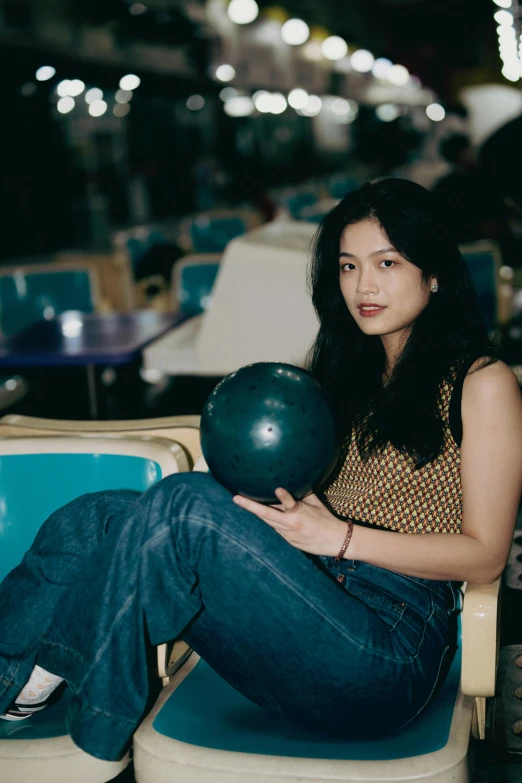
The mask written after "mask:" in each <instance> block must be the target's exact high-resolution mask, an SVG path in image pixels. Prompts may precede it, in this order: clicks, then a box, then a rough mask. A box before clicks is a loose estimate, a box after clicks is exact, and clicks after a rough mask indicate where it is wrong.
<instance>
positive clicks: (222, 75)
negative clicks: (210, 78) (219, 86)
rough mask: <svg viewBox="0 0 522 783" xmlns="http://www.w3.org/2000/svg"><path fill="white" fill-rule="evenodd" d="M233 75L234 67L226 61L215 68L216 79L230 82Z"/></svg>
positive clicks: (234, 72) (234, 73)
mask: <svg viewBox="0 0 522 783" xmlns="http://www.w3.org/2000/svg"><path fill="white" fill-rule="evenodd" d="M235 75H236V71H235V68H233V67H232V66H231V65H227V64H226V63H224V64H223V65H220V66H219V67H218V68H216V79H219V81H220V82H231V81H232V79H233V78H234V76H235Z"/></svg>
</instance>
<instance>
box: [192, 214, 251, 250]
mask: <svg viewBox="0 0 522 783" xmlns="http://www.w3.org/2000/svg"><path fill="white" fill-rule="evenodd" d="M246 230H247V224H246V221H245V220H244V219H243V218H241V217H221V218H208V217H206V216H202V217H199V218H196V219H195V220H194V221H193V223H192V224H191V226H190V236H191V239H192V247H193V249H194V251H195V252H196V253H220V252H221V251H223V250H224V249H225V248H226V246H227V245H228V243H229V242H230V240H231V239H234V238H235V237H238V236H240V235H241V234H244V233H245V232H246Z"/></svg>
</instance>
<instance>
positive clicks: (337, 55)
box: [321, 35, 348, 60]
mask: <svg viewBox="0 0 522 783" xmlns="http://www.w3.org/2000/svg"><path fill="white" fill-rule="evenodd" d="M321 52H322V54H323V56H324V57H326V59H327V60H342V59H343V57H346V55H347V54H348V44H347V43H346V41H345V40H344V38H339V36H338V35H330V36H329V37H328V38H326V40H324V41H323V43H322V46H321Z"/></svg>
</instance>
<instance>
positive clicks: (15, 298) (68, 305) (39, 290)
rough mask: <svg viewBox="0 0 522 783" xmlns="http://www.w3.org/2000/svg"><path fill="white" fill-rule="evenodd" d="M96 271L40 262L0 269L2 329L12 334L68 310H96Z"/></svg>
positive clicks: (6, 333)
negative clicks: (59, 266) (66, 267)
mask: <svg viewBox="0 0 522 783" xmlns="http://www.w3.org/2000/svg"><path fill="white" fill-rule="evenodd" d="M96 299H97V297H96V291H95V285H94V272H93V270H89V269H57V268H54V267H52V268H51V267H50V268H49V269H45V266H43V265H41V264H39V265H37V266H35V267H31V266H26V267H18V268H10V269H8V270H6V269H2V270H0V331H1V332H2V333H3V334H5V335H12V334H16V332H19V331H20V330H21V329H24V328H25V327H26V326H29V325H30V324H33V323H36V322H37V321H41V320H42V319H47V320H49V319H50V318H53V317H54V316H55V315H59V314H60V313H63V312H65V311H66V310H80V311H81V312H84V313H91V312H93V310H95V309H96V305H97V301H96Z"/></svg>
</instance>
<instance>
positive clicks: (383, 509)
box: [321, 361, 473, 533]
mask: <svg viewBox="0 0 522 783" xmlns="http://www.w3.org/2000/svg"><path fill="white" fill-rule="evenodd" d="M471 364H473V361H470V362H466V365H465V366H463V367H462V368H461V370H460V371H459V373H458V374H456V373H454V374H453V379H452V381H451V382H448V381H443V382H442V384H441V386H440V395H439V402H438V408H439V415H440V417H441V419H442V422H443V428H444V430H443V432H444V441H443V447H442V450H441V453H440V454H439V456H438V457H437V458H436V459H435V460H433V461H432V462H429V463H428V464H426V465H424V466H423V467H422V468H419V469H418V470H415V463H414V460H413V459H412V458H411V457H409V456H408V455H406V454H403V453H401V452H400V451H398V450H397V449H395V448H394V447H393V446H392V445H391V444H390V443H389V444H388V446H387V447H386V448H385V449H383V450H382V451H381V452H380V453H377V454H375V455H372V456H370V458H369V459H368V460H367V461H363V460H362V459H361V457H360V455H359V450H358V448H357V435H358V428H357V426H356V427H354V429H353V430H352V434H351V437H350V438H349V440H347V443H346V457H345V459H344V462H343V464H342V467H341V469H340V471H339V473H338V474H337V475H336V476H335V478H333V480H329V481H328V482H327V484H326V486H325V487H324V488H323V491H322V492H321V495H322V496H323V500H324V502H325V504H326V506H327V507H328V508H329V509H330V510H331V511H332V512H333V513H334V514H336V516H340V517H348V518H350V519H353V520H354V521H357V522H361V523H363V524H366V525H371V526H372V527H373V526H375V527H380V528H384V529H386V530H395V531H397V532H400V533H460V526H461V523H462V489H461V483H460V441H461V438H462V422H461V413H460V403H461V398H462V384H463V382H464V378H465V377H466V374H467V372H468V370H469V368H470V366H471Z"/></svg>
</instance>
